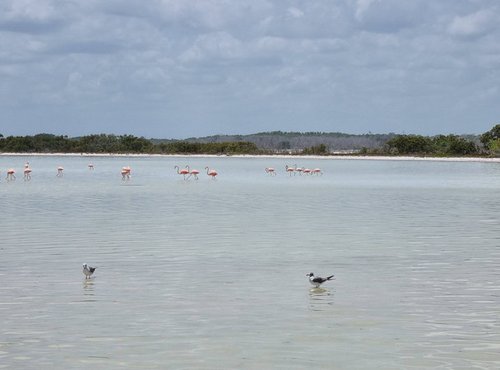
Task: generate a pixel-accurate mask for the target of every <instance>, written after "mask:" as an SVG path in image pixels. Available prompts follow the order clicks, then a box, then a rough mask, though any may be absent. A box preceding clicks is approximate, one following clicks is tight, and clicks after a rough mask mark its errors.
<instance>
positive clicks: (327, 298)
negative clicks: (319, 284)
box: [309, 288, 334, 311]
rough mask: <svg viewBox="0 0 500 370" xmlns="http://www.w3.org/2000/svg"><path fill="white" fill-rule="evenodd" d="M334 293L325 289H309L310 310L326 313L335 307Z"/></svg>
mask: <svg viewBox="0 0 500 370" xmlns="http://www.w3.org/2000/svg"><path fill="white" fill-rule="evenodd" d="M333 297H334V295H333V293H331V292H330V291H329V290H328V289H325V288H311V289H309V301H310V308H311V310H313V311H325V310H327V309H328V308H329V307H330V306H331V305H333Z"/></svg>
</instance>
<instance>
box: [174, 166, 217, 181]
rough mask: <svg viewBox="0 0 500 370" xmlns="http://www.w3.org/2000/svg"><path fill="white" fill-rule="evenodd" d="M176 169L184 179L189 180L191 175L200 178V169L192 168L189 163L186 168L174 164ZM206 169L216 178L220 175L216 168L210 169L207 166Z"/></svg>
mask: <svg viewBox="0 0 500 370" xmlns="http://www.w3.org/2000/svg"><path fill="white" fill-rule="evenodd" d="M174 169H175V170H176V171H177V174H178V175H182V178H183V179H184V180H189V179H190V178H191V176H192V177H193V178H194V179H195V180H199V177H198V175H199V174H200V171H198V170H196V169H194V168H193V169H191V167H190V166H189V165H186V166H185V167H184V168H180V167H179V166H174ZM205 170H206V171H207V175H208V176H210V177H211V178H212V179H215V178H216V177H217V175H218V173H217V171H216V170H214V169H210V168H209V167H205Z"/></svg>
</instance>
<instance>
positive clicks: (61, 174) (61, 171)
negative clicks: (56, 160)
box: [56, 166, 64, 177]
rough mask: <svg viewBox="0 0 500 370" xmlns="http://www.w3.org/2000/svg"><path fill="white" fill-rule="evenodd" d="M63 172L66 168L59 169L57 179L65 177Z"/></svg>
mask: <svg viewBox="0 0 500 370" xmlns="http://www.w3.org/2000/svg"><path fill="white" fill-rule="evenodd" d="M63 171H64V167H61V166H59V167H57V175H56V176H57V177H62V176H63Z"/></svg>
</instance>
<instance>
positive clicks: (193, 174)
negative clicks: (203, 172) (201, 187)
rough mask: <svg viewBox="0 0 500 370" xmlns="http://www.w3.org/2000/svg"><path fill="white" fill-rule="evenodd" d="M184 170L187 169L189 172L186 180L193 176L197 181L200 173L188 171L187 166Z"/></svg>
mask: <svg viewBox="0 0 500 370" xmlns="http://www.w3.org/2000/svg"><path fill="white" fill-rule="evenodd" d="M186 168H187V170H188V172H189V176H188V177H187V178H188V179H189V178H190V177H191V176H194V179H195V180H198V174H199V173H200V171H198V170H195V169H193V170H190V169H189V165H186Z"/></svg>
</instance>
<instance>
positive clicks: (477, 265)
mask: <svg viewBox="0 0 500 370" xmlns="http://www.w3.org/2000/svg"><path fill="white" fill-rule="evenodd" d="M26 160H29V162H30V164H31V167H32V168H33V172H32V180H31V181H29V182H28V181H27V182H25V181H23V179H22V174H21V175H20V173H21V172H22V167H23V164H24V162H25V161H26ZM89 162H92V163H93V164H94V166H95V170H94V171H90V170H89V169H88V168H87V164H88V163H89ZM295 163H297V164H298V165H299V166H306V167H321V168H322V170H323V171H324V175H323V176H298V175H297V176H291V177H290V176H288V175H286V174H285V171H284V166H285V164H289V165H293V164H295ZM176 164H177V165H180V166H181V167H183V166H184V165H186V164H189V165H191V168H198V169H199V170H200V171H203V168H204V167H205V166H209V167H211V168H212V167H213V168H216V169H217V170H218V172H219V176H218V179H217V180H215V181H212V180H211V179H209V178H208V176H207V175H206V174H204V173H203V172H202V173H201V174H200V179H199V180H198V181H194V180H192V179H191V180H189V181H183V180H182V176H179V175H177V174H176V173H175V171H174V169H173V167H174V165H176ZM125 165H130V166H131V167H132V179H131V180H130V181H122V180H121V175H120V169H121V167H122V166H125ZM57 166H63V167H64V168H65V170H64V176H63V177H62V178H58V177H56V171H57V170H56V168H57ZM267 166H273V167H275V168H276V170H277V172H278V175H277V176H276V177H271V176H269V175H267V174H266V173H265V172H264V168H265V167H267ZM8 167H14V168H16V169H17V174H18V178H17V180H16V181H11V182H7V181H6V180H5V170H6V169H7V168H8ZM0 169H1V170H2V174H1V176H2V180H1V182H0V196H1V198H0V199H2V216H0V217H1V223H0V235H1V238H2V242H1V244H0V258H1V263H0V279H1V282H2V283H1V285H0V322H1V323H2V324H1V326H0V368H12V369H21V368H22V369H40V368H50V369H68V368H71V369H87V368H89V366H92V367H93V368H94V369H165V368H172V369H304V368H314V369H402V368H405V369H473V368H474V369H493V368H499V367H500V355H499V354H498V353H500V323H499V315H500V202H498V200H499V199H500V164H498V163H462V162H421V161H413V162H400V161H363V160H355V161H354V160H332V159H324V160H321V159H303V158H297V159H293V160H291V159H284V158H231V157H229V158H226V157H224V158H213V157H211V158H171V157H150V158H148V157H96V158H87V157H66V156H64V157H36V156H35V157H8V156H7V157H1V158H0ZM83 262H87V263H89V264H90V265H95V266H98V269H97V272H96V274H95V277H93V278H92V279H91V280H89V281H85V279H84V276H83V274H82V272H81V264H82V263H83ZM311 271H313V272H315V273H316V274H317V275H326V274H330V273H334V274H335V275H336V280H334V281H333V282H329V283H326V284H325V286H324V289H321V290H315V289H311V287H310V285H309V283H308V281H307V278H306V277H305V274H306V273H309V272H311Z"/></svg>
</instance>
